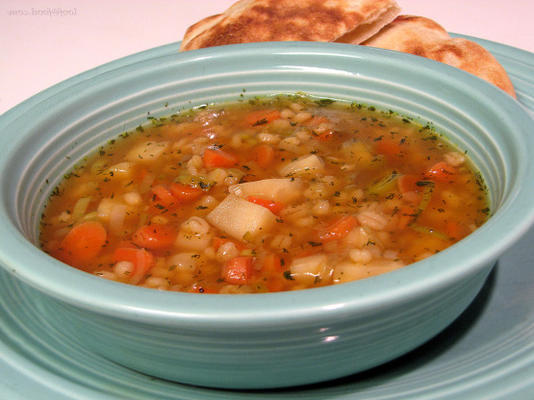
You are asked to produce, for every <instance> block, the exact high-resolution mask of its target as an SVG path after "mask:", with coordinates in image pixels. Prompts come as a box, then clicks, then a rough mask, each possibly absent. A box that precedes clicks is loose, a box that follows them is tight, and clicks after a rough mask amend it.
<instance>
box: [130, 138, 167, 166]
mask: <svg viewBox="0 0 534 400" xmlns="http://www.w3.org/2000/svg"><path fill="white" fill-rule="evenodd" d="M168 147H169V142H154V141H147V142H144V143H141V144H139V145H137V146H135V147H134V148H133V149H132V150H130V151H129V152H128V154H127V155H126V159H127V160H128V161H134V162H151V161H154V160H157V159H158V158H159V157H160V156H161V155H162V154H163V152H164V151H165V150H167V148H168Z"/></svg>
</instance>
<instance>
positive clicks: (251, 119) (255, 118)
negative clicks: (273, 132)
mask: <svg viewBox="0 0 534 400" xmlns="http://www.w3.org/2000/svg"><path fill="white" fill-rule="evenodd" d="M277 119H280V111H278V110H257V111H252V112H250V113H249V114H248V115H247V116H246V117H245V121H246V123H247V125H250V126H259V125H265V124H269V123H271V122H273V121H275V120H277Z"/></svg>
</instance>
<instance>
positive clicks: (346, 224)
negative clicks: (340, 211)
mask: <svg viewBox="0 0 534 400" xmlns="http://www.w3.org/2000/svg"><path fill="white" fill-rule="evenodd" d="M357 224H358V220H357V219H356V217H354V216H352V215H345V216H343V217H341V218H339V219H337V220H335V221H334V222H332V223H331V224H330V225H328V226H327V227H326V228H325V229H323V230H322V231H320V232H319V239H320V240H321V241H322V242H330V241H332V240H339V239H343V238H344V237H345V236H347V235H348V233H349V232H350V231H351V230H352V229H353V228H354V227H355V226H356V225H357Z"/></svg>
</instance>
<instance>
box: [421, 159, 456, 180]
mask: <svg viewBox="0 0 534 400" xmlns="http://www.w3.org/2000/svg"><path fill="white" fill-rule="evenodd" d="M456 173H457V171H456V168H454V167H453V166H452V165H449V164H447V163H446V162H445V161H440V162H438V163H436V164H434V165H433V166H432V167H430V168H429V169H428V171H426V173H425V177H426V178H429V179H434V180H436V181H439V182H451V181H453V180H454V175H455V174H456Z"/></svg>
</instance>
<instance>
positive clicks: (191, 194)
mask: <svg viewBox="0 0 534 400" xmlns="http://www.w3.org/2000/svg"><path fill="white" fill-rule="evenodd" d="M169 190H170V192H171V194H172V195H173V197H174V199H175V200H176V201H177V202H178V203H179V204H184V203H191V202H193V201H195V200H197V199H199V198H200V197H202V195H203V194H204V191H203V190H202V189H201V188H199V187H193V186H190V185H183V184H181V183H172V184H171V186H170V188H169Z"/></svg>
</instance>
